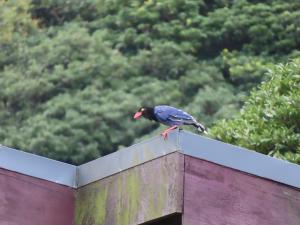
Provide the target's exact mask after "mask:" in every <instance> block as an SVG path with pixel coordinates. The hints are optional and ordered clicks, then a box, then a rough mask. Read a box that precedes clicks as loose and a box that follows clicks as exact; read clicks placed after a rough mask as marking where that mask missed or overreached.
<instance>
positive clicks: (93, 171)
mask: <svg viewBox="0 0 300 225" xmlns="http://www.w3.org/2000/svg"><path fill="white" fill-rule="evenodd" d="M172 152H181V153H183V154H185V155H189V156H192V157H196V158H199V159H203V160H207V161H210V162H213V163H216V164H219V165H222V166H226V167H229V168H233V169H236V170H239V171H243V172H246V173H249V174H253V175H256V176H259V177H263V178H266V179H270V180H274V181H277V182H280V183H283V184H287V185H290V186H293V187H296V188H300V166H299V165H296V164H293V163H289V162H286V161H283V160H279V159H275V158H272V157H269V156H266V155H263V154H260V153H257V152H254V151H250V150H247V149H244V148H240V147H237V146H233V145H230V144H226V143H223V142H220V141H216V140H212V139H209V138H206V137H203V136H199V135H195V134H193V133H189V132H186V131H178V130H175V131H173V132H171V133H170V134H169V138H168V139H167V140H163V139H162V137H161V136H156V137H153V138H151V139H149V140H147V141H144V142H141V143H138V144H136V145H133V146H131V147H128V148H125V149H122V150H119V151H117V152H114V153H112V154H110V155H107V156H104V157H101V158H99V159H96V160H93V161H91V162H88V163H86V164H83V165H81V166H78V167H76V166H73V165H70V164H66V163H62V162H59V161H55V160H51V159H48V158H44V157H41V156H37V155H33V154H30V153H26V152H22V151H18V150H14V149H11V148H7V147H4V146H0V168H4V169H7V170H11V171H15V172H18V173H21V174H25V175H29V176H32V177H37V178H40V179H44V180H48V181H51V182H55V183H58V184H62V185H66V186H69V187H73V188H77V187H81V186H84V185H87V184H89V183H91V182H94V181H97V180H100V179H103V178H105V177H108V176H111V175H113V174H116V173H118V172H120V171H123V170H126V169H129V168H131V167H134V166H137V165H140V164H142V163H145V162H147V161H150V160H153V159H155V158H159V157H161V156H164V155H167V154H170V153H172Z"/></svg>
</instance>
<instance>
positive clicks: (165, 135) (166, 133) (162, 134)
mask: <svg viewBox="0 0 300 225" xmlns="http://www.w3.org/2000/svg"><path fill="white" fill-rule="evenodd" d="M160 135H161V136H163V138H164V139H165V140H166V139H167V138H168V131H164V132H162V133H161V134H160Z"/></svg>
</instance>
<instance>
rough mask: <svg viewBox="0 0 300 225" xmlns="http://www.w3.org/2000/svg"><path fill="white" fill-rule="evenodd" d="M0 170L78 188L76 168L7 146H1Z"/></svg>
mask: <svg viewBox="0 0 300 225" xmlns="http://www.w3.org/2000/svg"><path fill="white" fill-rule="evenodd" d="M0 168H2V169H6V170H10V171H13V172H17V173H20V174H24V175H28V176H31V177H36V178H40V179H43V180H47V181H51V182H54V183H57V184H62V185H65V186H69V187H72V188H75V187H76V181H75V177H76V166H73V165H70V164H67V163H63V162H60V161H56V160H52V159H48V158H46V157H42V156H38V155H34V154H31V153H27V152H23V151H19V150H15V149H12V148H8V147H5V146H0Z"/></svg>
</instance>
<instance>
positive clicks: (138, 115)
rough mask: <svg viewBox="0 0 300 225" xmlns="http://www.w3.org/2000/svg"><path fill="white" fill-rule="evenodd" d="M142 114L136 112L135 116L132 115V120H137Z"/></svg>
mask: <svg viewBox="0 0 300 225" xmlns="http://www.w3.org/2000/svg"><path fill="white" fill-rule="evenodd" d="M142 114H143V113H142V112H136V113H135V114H134V116H133V119H138V118H140V117H141V116H142Z"/></svg>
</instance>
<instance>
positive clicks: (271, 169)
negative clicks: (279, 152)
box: [179, 131, 300, 188]
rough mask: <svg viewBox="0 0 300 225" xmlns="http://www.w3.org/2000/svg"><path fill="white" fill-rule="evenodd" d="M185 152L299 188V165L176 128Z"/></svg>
mask: <svg viewBox="0 0 300 225" xmlns="http://www.w3.org/2000/svg"><path fill="white" fill-rule="evenodd" d="M179 132H180V135H179V139H180V140H179V143H180V146H181V148H182V152H183V154H185V155H189V156H192V157H196V158H199V159H203V160H206V161H209V162H213V163H216V164H219V165H222V166H225V167H229V168H232V169H236V170H239V171H242V172H246V173H249V174H252V175H255V176H258V177H262V178H265V179H269V180H273V181H276V182H279V183H282V184H286V185H289V186H292V187H296V188H300V166H299V165H297V164H294V163H290V162H288V161H284V160H281V159H276V158H273V157H271V156H268V155H264V154H261V153H258V152H255V151H253V150H248V149H245V148H241V147H238V146H235V145H231V144H227V143H224V142H221V141H217V140H213V139H210V138H207V137H204V136H200V135H196V134H193V133H190V132H186V131H179Z"/></svg>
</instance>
